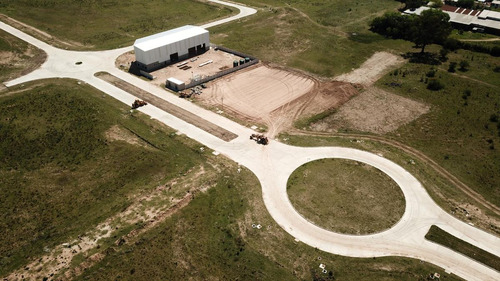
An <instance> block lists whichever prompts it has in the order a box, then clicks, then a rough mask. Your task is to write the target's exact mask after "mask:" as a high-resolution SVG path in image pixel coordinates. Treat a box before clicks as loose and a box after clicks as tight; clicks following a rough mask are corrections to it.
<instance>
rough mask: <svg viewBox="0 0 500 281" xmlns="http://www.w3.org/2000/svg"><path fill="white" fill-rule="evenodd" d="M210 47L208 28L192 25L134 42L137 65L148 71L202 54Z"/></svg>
mask: <svg viewBox="0 0 500 281" xmlns="http://www.w3.org/2000/svg"><path fill="white" fill-rule="evenodd" d="M208 48H210V38H209V33H208V30H205V29H203V28H201V27H197V26H192V25H186V26H183V27H179V28H175V29H172V30H168V31H165V32H162V33H158V34H154V35H151V36H148V37H144V38H141V39H137V40H136V41H135V43H134V51H135V59H136V65H137V67H138V68H139V69H140V70H143V71H148V72H150V71H154V70H157V69H159V68H162V67H164V66H166V65H169V64H171V63H175V62H177V61H179V60H183V59H187V58H189V57H193V56H196V55H199V54H202V53H204V52H205V51H206V50H208Z"/></svg>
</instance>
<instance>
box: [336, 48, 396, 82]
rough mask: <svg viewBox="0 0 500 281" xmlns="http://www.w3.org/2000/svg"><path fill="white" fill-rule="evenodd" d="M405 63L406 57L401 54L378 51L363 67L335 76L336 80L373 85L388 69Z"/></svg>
mask: <svg viewBox="0 0 500 281" xmlns="http://www.w3.org/2000/svg"><path fill="white" fill-rule="evenodd" d="M403 63H404V59H403V58H401V57H400V56H397V55H394V54H391V53H387V52H377V53H375V54H373V56H371V57H370V58H369V59H368V60H367V61H365V62H364V63H363V64H362V65H361V67H359V68H358V69H355V70H353V71H351V72H349V73H347V74H342V75H340V76H337V77H335V78H334V79H335V80H338V81H344V82H349V83H355V84H361V85H364V86H371V85H373V83H375V82H376V81H377V80H378V79H380V78H381V77H382V76H384V74H386V73H387V71H388V70H390V69H391V68H394V67H396V66H398V65H401V64H403Z"/></svg>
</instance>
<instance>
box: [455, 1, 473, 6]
mask: <svg viewBox="0 0 500 281" xmlns="http://www.w3.org/2000/svg"><path fill="white" fill-rule="evenodd" d="M457 6H458V7H462V8H472V7H474V0H458V2H457Z"/></svg>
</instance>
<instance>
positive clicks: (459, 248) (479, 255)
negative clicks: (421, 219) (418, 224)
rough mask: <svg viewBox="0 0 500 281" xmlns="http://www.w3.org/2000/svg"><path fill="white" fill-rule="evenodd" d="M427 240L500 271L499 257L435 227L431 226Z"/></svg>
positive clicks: (426, 236)
mask: <svg viewBox="0 0 500 281" xmlns="http://www.w3.org/2000/svg"><path fill="white" fill-rule="evenodd" d="M425 239H427V240H429V241H432V242H435V243H437V244H440V245H443V246H445V247H446V248H450V249H452V250H454V251H456V252H459V253H461V254H464V255H466V256H468V257H469V258H471V259H473V260H476V261H478V262H480V263H482V264H484V265H487V266H489V267H491V268H493V269H495V270H499V271H500V258H499V257H497V256H495V255H493V254H491V253H488V252H486V251H485V250H483V249H480V248H478V247H476V246H474V245H471V244H469V243H467V242H465V241H463V240H461V239H458V238H456V237H455V236H453V235H451V234H449V233H448V232H446V231H444V230H442V229H441V228H439V227H437V226H435V225H433V226H431V228H430V229H429V232H427V234H426V235H425Z"/></svg>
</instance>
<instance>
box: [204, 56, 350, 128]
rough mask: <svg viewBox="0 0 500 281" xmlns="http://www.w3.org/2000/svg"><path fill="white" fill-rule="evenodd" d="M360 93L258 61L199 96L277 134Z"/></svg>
mask: <svg viewBox="0 0 500 281" xmlns="http://www.w3.org/2000/svg"><path fill="white" fill-rule="evenodd" d="M356 93H357V90H356V89H355V88H354V86H352V85H351V84H346V83H342V82H327V83H321V82H319V81H317V80H316V79H314V78H312V77H308V76H306V75H303V74H299V73H293V72H290V71H287V70H283V69H278V68H272V67H269V66H266V65H263V64H258V65H256V66H252V67H249V68H247V69H245V70H242V71H239V72H236V73H233V74H230V75H228V76H225V77H222V78H220V79H217V80H215V81H213V82H210V83H208V89H205V90H204V91H203V94H202V95H201V96H199V99H200V100H201V101H202V102H203V103H205V104H206V105H208V106H217V107H223V109H224V111H230V112H232V113H234V114H236V115H238V116H239V117H240V118H242V119H244V120H249V121H255V122H258V123H262V124H265V125H266V126H267V127H268V132H267V135H268V136H269V137H274V136H275V135H276V134H278V133H279V132H280V131H283V130H285V129H286V128H288V127H290V126H291V125H292V124H293V121H295V120H296V119H297V118H298V117H299V116H303V115H305V114H312V113H316V114H317V113H320V112H322V111H324V110H327V109H329V108H331V107H332V106H338V105H339V104H341V103H343V102H345V101H347V100H348V99H349V97H351V96H352V95H354V94H356ZM197 98H198V97H197Z"/></svg>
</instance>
